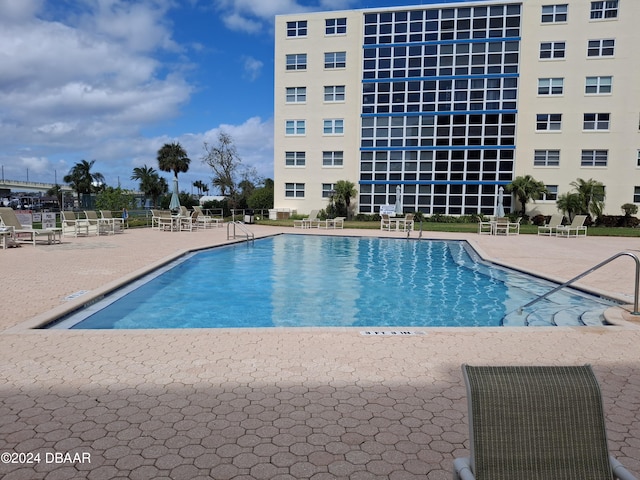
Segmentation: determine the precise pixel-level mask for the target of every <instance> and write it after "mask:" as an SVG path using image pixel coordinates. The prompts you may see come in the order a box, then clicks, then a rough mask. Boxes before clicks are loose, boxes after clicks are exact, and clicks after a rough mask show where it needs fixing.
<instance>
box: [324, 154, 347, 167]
mask: <svg viewBox="0 0 640 480" xmlns="http://www.w3.org/2000/svg"><path fill="white" fill-rule="evenodd" d="M343 160H344V153H343V152H322V165H323V166H324V167H341V166H342V165H343Z"/></svg>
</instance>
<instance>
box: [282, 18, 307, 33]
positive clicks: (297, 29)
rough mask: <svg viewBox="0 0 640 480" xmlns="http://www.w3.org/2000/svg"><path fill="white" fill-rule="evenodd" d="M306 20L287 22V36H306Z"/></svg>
mask: <svg viewBox="0 0 640 480" xmlns="http://www.w3.org/2000/svg"><path fill="white" fill-rule="evenodd" d="M306 36H307V21H306V20H299V21H297V22H287V37H306Z"/></svg>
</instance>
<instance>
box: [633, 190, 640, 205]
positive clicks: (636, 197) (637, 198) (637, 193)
mask: <svg viewBox="0 0 640 480" xmlns="http://www.w3.org/2000/svg"><path fill="white" fill-rule="evenodd" d="M633 203H640V187H633Z"/></svg>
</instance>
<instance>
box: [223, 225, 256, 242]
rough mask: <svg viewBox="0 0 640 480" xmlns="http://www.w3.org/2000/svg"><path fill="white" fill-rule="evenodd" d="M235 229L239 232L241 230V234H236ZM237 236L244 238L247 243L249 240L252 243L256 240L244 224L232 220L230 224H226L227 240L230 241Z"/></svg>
mask: <svg viewBox="0 0 640 480" xmlns="http://www.w3.org/2000/svg"><path fill="white" fill-rule="evenodd" d="M232 225H233V232H231V231H230V227H231V226H232ZM236 227H237V228H238V229H239V230H242V234H241V235H238V234H236ZM238 236H242V237H246V239H247V242H248V241H249V240H251V241H252V242H253V241H254V240H255V239H256V237H255V235H254V234H253V232H252V231H251V230H249V229H248V228H247V227H246V225H245V224H244V223H242V222H241V221H239V220H234V221H232V222H229V223H227V240H231V239H232V238H238Z"/></svg>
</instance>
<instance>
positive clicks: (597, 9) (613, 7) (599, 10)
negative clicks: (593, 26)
mask: <svg viewBox="0 0 640 480" xmlns="http://www.w3.org/2000/svg"><path fill="white" fill-rule="evenodd" d="M617 17H618V0H608V1H605V2H591V19H592V20H598V19H602V18H617Z"/></svg>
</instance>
